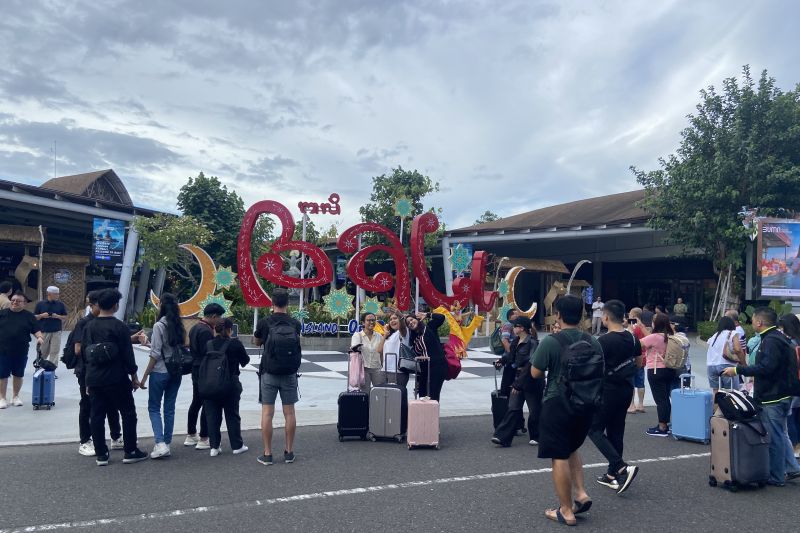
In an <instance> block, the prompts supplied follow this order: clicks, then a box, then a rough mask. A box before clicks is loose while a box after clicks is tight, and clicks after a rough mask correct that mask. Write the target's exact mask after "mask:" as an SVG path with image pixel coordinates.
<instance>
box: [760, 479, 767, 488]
mask: <svg viewBox="0 0 800 533" xmlns="http://www.w3.org/2000/svg"><path fill="white" fill-rule="evenodd" d="M766 486H767V483H766V482H765V481H759V482H758V488H759V489H763V488H764V487H766Z"/></svg>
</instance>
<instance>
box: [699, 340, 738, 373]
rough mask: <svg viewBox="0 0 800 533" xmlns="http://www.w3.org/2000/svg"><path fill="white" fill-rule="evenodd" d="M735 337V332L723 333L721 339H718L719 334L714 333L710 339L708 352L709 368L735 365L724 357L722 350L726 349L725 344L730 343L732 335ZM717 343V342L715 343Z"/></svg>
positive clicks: (707, 361)
mask: <svg viewBox="0 0 800 533" xmlns="http://www.w3.org/2000/svg"><path fill="white" fill-rule="evenodd" d="M732 334H733V335H735V334H736V332H735V331H723V332H722V333H720V334H719V339H717V334H716V333H714V334H713V335H712V336H711V337H709V339H708V351H707V352H706V364H707V365H708V366H712V365H733V364H734V363H733V362H732V361H728V360H727V359H725V357H724V356H723V355H722V350H724V349H725V344H726V343H728V342H730V338H731V335H732ZM714 341H716V342H714Z"/></svg>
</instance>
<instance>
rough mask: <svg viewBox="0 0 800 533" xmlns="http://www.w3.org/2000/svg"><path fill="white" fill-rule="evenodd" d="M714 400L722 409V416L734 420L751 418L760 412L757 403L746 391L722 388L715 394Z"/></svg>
mask: <svg viewBox="0 0 800 533" xmlns="http://www.w3.org/2000/svg"><path fill="white" fill-rule="evenodd" d="M714 401H715V402H716V404H717V407H719V410H720V411H722V416H724V417H725V419H726V420H730V421H732V422H740V421H742V420H749V419H751V418H753V417H754V416H756V415H757V414H758V408H757V407H756V404H755V403H754V402H753V399H752V398H750V395H749V394H747V393H746V392H742V391H739V390H728V389H720V390H719V392H717V394H716V395H715V396H714Z"/></svg>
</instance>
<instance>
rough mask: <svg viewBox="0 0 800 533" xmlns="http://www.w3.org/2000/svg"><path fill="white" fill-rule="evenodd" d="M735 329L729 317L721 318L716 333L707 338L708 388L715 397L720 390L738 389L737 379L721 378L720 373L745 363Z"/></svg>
mask: <svg viewBox="0 0 800 533" xmlns="http://www.w3.org/2000/svg"><path fill="white" fill-rule="evenodd" d="M735 327H736V326H735V325H734V322H733V320H732V319H731V318H730V317H728V316H723V317H721V318H720V319H719V323H718V324H717V332H716V333H714V334H713V335H712V336H711V337H709V338H708V342H707V344H708V349H707V350H706V368H707V371H708V386H709V387H711V391H712V393H713V394H715V395H716V394H717V391H718V390H719V389H720V388H723V389H738V388H739V379H738V378H724V377H722V371H723V370H725V369H726V368H729V367H732V366H736V364H737V363H742V364H745V363H746V359H745V355H744V353H743V352H742V350H741V346H740V344H739V338H738V335H737V334H736V330H735Z"/></svg>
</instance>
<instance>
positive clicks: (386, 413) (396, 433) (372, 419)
mask: <svg viewBox="0 0 800 533" xmlns="http://www.w3.org/2000/svg"><path fill="white" fill-rule="evenodd" d="M390 355H393V356H394V357H395V358H396V359H397V364H398V365H399V364H400V358H399V357H397V354H388V353H387V354H386V356H387V357H388V356H390ZM395 368H397V367H395ZM394 380H395V382H394V383H386V384H384V385H377V386H375V387H373V388H372V390H371V391H370V393H369V433H367V438H369V439H370V440H371V441H373V442H374V441H375V440H377V439H395V440H396V441H397V442H403V438H405V435H406V426H407V424H408V396H406V390H405V389H404V388H403V387H401V386H400V385H398V384H397V372H394Z"/></svg>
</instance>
